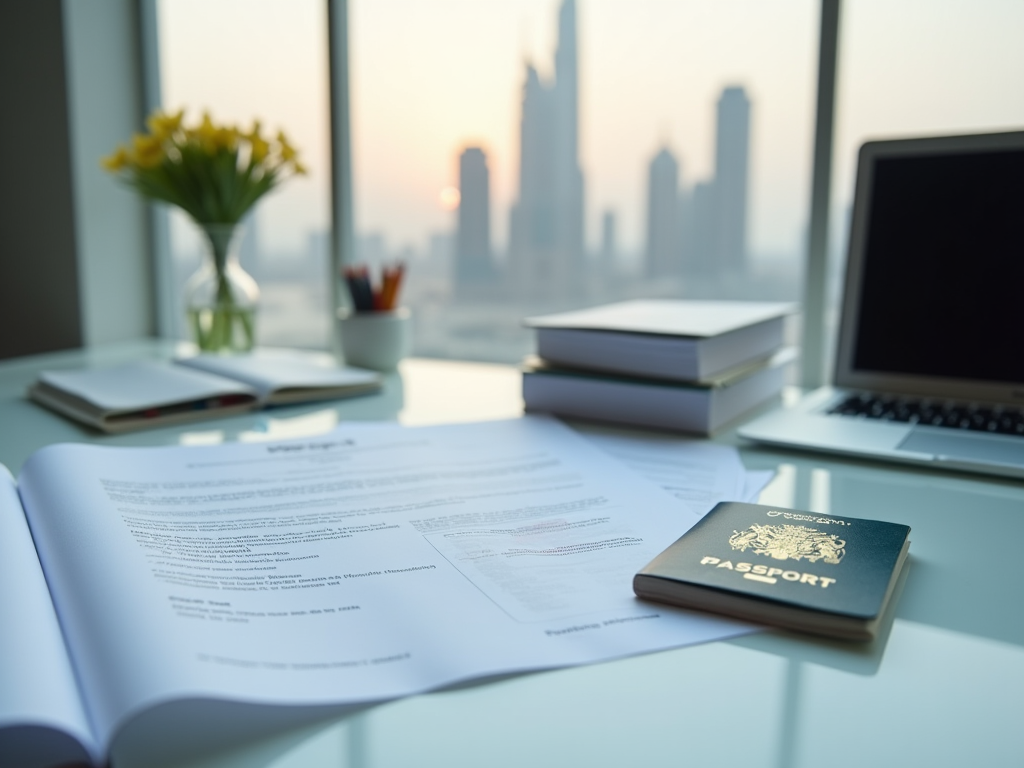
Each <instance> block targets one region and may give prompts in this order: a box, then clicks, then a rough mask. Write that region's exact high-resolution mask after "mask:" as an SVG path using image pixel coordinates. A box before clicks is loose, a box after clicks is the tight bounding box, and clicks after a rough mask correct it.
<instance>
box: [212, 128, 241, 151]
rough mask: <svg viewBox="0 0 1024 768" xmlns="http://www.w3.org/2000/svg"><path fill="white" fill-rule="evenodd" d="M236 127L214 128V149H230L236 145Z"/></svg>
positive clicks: (237, 135)
mask: <svg viewBox="0 0 1024 768" xmlns="http://www.w3.org/2000/svg"><path fill="white" fill-rule="evenodd" d="M238 137H239V133H238V129H237V128H233V127H231V126H224V127H223V128H216V129H214V132H213V146H214V149H215V150H218V149H227V150H232V149H234V148H235V147H237V146H238Z"/></svg>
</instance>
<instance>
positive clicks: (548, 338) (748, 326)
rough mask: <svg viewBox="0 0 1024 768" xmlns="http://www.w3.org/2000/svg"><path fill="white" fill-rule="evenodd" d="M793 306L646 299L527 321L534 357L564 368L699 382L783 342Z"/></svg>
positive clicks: (768, 353) (768, 352)
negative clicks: (532, 335)
mask: <svg viewBox="0 0 1024 768" xmlns="http://www.w3.org/2000/svg"><path fill="white" fill-rule="evenodd" d="M794 311H795V307H794V305H792V304H787V303H779V302H753V301H695V300H683V299H645V300H637V301H624V302H619V303H616V304H607V305H604V306H600V307H593V308H590V309H583V310H579V311H575V312H562V313H559V314H554V315H544V316H541V317H531V318H528V319H527V320H526V321H525V322H526V325H528V326H529V327H531V328H534V329H536V331H537V354H538V355H539V356H540V357H542V358H543V359H544V360H547V361H549V362H552V363H558V364H561V365H567V366H578V367H581V368H590V369H593V370H601V371H609V372H614V373H625V374H629V375H633V376H648V377H652V378H663V379H671V380H674V381H704V380H707V379H710V378H712V377H714V376H717V375H718V374H720V373H722V372H723V371H727V370H729V369H731V368H734V367H735V366H737V365H740V364H742V363H745V362H749V361H753V360H758V359H765V358H768V357H770V356H771V355H772V353H774V352H775V351H776V350H777V349H778V348H779V347H781V346H782V344H783V332H784V327H783V326H784V320H785V317H786V316H787V315H789V314H792V313H793V312H794Z"/></svg>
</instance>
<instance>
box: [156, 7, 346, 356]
mask: <svg viewBox="0 0 1024 768" xmlns="http://www.w3.org/2000/svg"><path fill="white" fill-rule="evenodd" d="M200 21H201V23H200ZM158 33H159V49H160V75H161V90H162V99H161V100H162V103H163V105H164V106H165V108H167V109H168V110H175V109H178V108H180V107H187V108H188V110H189V112H188V117H189V118H190V119H191V120H196V119H198V118H199V117H200V116H201V112H202V110H205V109H208V110H210V112H211V113H212V114H213V116H214V117H215V118H216V119H218V120H226V121H234V122H237V123H238V124H239V125H240V126H242V127H244V128H246V129H248V128H249V127H251V123H252V120H253V118H257V117H258V118H259V119H260V120H261V121H262V122H263V126H264V128H266V129H269V130H272V131H275V132H276V131H277V130H278V129H284V130H285V132H286V133H287V135H288V136H289V138H290V139H291V140H292V143H294V144H295V145H296V146H297V147H299V149H300V152H301V157H302V159H303V161H304V162H305V164H306V165H307V166H308V167H309V169H310V173H309V175H308V176H306V177H300V178H294V179H292V180H290V181H288V182H287V183H286V184H284V185H283V186H282V187H280V188H279V189H277V190H275V191H274V192H271V193H270V194H269V195H268V196H266V197H265V198H263V199H262V200H261V201H260V202H259V203H257V205H256V207H255V209H254V213H253V214H252V215H250V217H249V219H248V221H247V224H246V232H245V235H244V239H243V241H242V244H241V254H240V255H241V260H242V265H243V267H244V268H245V269H246V270H247V271H249V272H250V273H251V274H252V275H253V276H254V277H255V278H256V279H257V281H258V282H259V285H260V289H261V294H262V295H261V301H262V304H261V308H260V315H259V317H258V321H257V323H258V324H257V342H258V343H259V344H263V345H277V346H284V345H287V346H297V347H320V348H325V347H327V346H328V345H329V343H330V336H331V316H332V307H331V306H330V305H331V302H332V301H333V299H332V297H331V291H330V284H329V283H328V281H327V280H326V279H325V278H326V276H327V274H328V262H329V253H330V249H329V242H330V236H329V234H330V168H331V164H330V148H329V118H328V114H329V107H328V89H327V9H326V5H325V3H324V2H323V0H216V2H212V1H211V0H170V1H169V0H160V2H159V5H158ZM170 215H171V223H170V224H171V225H170V237H171V254H172V261H173V267H174V269H173V274H174V278H173V285H172V286H170V289H171V291H172V292H173V294H174V296H173V303H174V306H175V307H182V306H183V299H182V289H183V286H184V285H185V282H186V280H187V279H188V276H189V275H190V274H191V273H192V272H193V271H195V270H196V269H197V268H198V266H199V263H200V259H201V258H202V249H203V244H202V242H201V240H200V239H199V235H198V233H197V231H196V230H195V228H194V226H193V225H192V223H191V222H190V221H189V220H188V219H187V217H185V216H184V215H182V214H180V213H179V212H177V211H172V212H171V214H170ZM165 288H166V287H165ZM174 317H176V318H178V319H179V320H180V321H181V322H182V325H181V326H179V327H178V328H177V333H176V335H177V336H179V337H181V338H185V337H186V336H187V333H186V329H185V328H184V323H183V321H184V313H183V312H182V311H179V312H176V313H174Z"/></svg>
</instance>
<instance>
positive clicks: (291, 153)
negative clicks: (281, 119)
mask: <svg viewBox="0 0 1024 768" xmlns="http://www.w3.org/2000/svg"><path fill="white" fill-rule="evenodd" d="M277 142H278V144H280V145H281V159H282V160H284V161H285V162H288V161H289V160H294V159H295V157H296V155H298V152H297V151H296V149H295V147H293V146H292V145H291V144H290V143H289V141H288V137H287V136H285V135H284V131H278V132H277Z"/></svg>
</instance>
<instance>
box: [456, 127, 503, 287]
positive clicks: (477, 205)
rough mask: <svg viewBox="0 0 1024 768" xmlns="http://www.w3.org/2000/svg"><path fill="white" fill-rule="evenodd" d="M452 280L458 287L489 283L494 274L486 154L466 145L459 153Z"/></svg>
mask: <svg viewBox="0 0 1024 768" xmlns="http://www.w3.org/2000/svg"><path fill="white" fill-rule="evenodd" d="M459 191H460V193H461V200H460V202H459V209H458V211H459V212H458V227H457V231H456V237H455V283H456V286H457V287H458V288H463V287H469V286H474V285H480V284H483V283H489V282H490V281H491V280H493V278H494V276H495V270H494V261H493V254H492V251H491V182H490V172H489V171H488V169H487V155H485V154H484V151H483V150H482V149H480V148H479V147H467V148H466V149H465V150H464V151H463V152H462V155H460V156H459Z"/></svg>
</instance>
